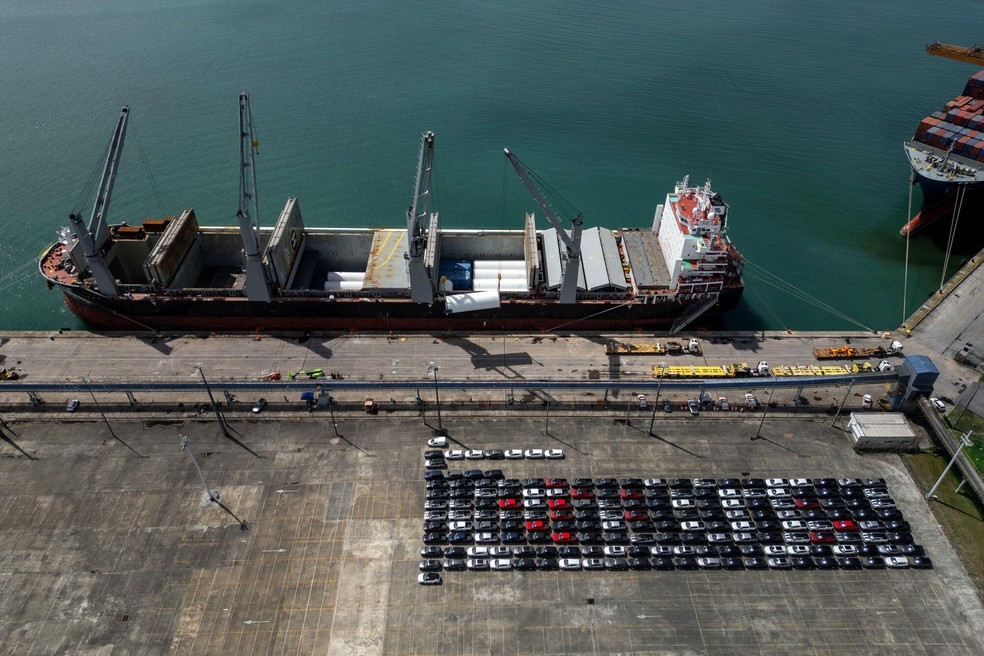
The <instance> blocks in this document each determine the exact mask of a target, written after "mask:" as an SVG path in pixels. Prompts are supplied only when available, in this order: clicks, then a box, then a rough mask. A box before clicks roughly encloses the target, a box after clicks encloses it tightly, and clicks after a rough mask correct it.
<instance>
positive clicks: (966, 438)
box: [925, 431, 974, 501]
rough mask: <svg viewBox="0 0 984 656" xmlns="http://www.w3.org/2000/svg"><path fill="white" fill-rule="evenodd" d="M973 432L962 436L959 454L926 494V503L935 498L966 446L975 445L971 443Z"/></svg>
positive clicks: (957, 453)
mask: <svg viewBox="0 0 984 656" xmlns="http://www.w3.org/2000/svg"><path fill="white" fill-rule="evenodd" d="M973 432H974V431H967V432H966V433H964V434H963V435H961V436H960V445H959V446H957V452H956V453H954V454H953V457H952V458H951V459H950V464H949V465H947V466H946V469H944V470H943V473H942V474H940V478H939V480H937V481H936V484H935V485H933V487H932V488H931V489H930V490H929V492H927V493H926V496H925V499H926V501H929V500H930V499H932V498H933V492H936V488H938V487H939V486H940V483H942V482H943V477H944V476H946V473H947V472H948V471H950V467H953V463H955V462H956V461H957V458H958V457H959V456H960V452H961V451H962V450H963V448H964V447H965V446H971V445H972V444H973V442H971V441H970V435H971V433H973Z"/></svg>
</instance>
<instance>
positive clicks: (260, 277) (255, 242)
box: [236, 91, 270, 303]
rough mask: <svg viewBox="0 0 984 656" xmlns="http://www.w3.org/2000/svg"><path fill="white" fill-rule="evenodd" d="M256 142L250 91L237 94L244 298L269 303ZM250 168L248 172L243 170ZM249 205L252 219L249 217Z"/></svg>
mask: <svg viewBox="0 0 984 656" xmlns="http://www.w3.org/2000/svg"><path fill="white" fill-rule="evenodd" d="M258 145H259V142H258V141H257V140H256V139H255V138H254V137H253V118H252V115H251V114H250V111H249V94H248V93H247V92H246V91H243V92H242V93H240V94H239V211H238V212H236V219H238V220H239V232H240V234H241V235H242V237H243V252H244V253H245V254H246V297H247V298H248V299H249V300H251V301H259V302H261V303H269V302H270V288H269V285H268V284H267V280H266V273H265V272H264V271H263V260H262V256H261V255H260V244H259V238H258V236H257V233H258V232H259V229H260V227H259V226H260V210H259V204H258V202H257V198H256V148H257V146H258ZM246 169H249V175H247V173H246ZM250 206H252V210H253V220H255V221H256V224H255V225H254V224H253V221H251V220H250Z"/></svg>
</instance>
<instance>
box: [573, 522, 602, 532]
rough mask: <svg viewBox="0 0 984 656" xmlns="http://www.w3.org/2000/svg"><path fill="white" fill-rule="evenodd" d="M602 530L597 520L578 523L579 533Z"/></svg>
mask: <svg viewBox="0 0 984 656" xmlns="http://www.w3.org/2000/svg"><path fill="white" fill-rule="evenodd" d="M600 529H601V522H599V521H598V520H596V519H585V520H582V521H580V522H578V523H577V530H579V531H598V530H600Z"/></svg>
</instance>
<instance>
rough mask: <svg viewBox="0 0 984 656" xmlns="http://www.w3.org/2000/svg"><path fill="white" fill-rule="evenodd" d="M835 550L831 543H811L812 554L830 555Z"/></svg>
mask: <svg viewBox="0 0 984 656" xmlns="http://www.w3.org/2000/svg"><path fill="white" fill-rule="evenodd" d="M833 553H834V552H833V550H832V549H831V548H830V545H829V544H811V545H810V555H811V556H830V555H832V554H833Z"/></svg>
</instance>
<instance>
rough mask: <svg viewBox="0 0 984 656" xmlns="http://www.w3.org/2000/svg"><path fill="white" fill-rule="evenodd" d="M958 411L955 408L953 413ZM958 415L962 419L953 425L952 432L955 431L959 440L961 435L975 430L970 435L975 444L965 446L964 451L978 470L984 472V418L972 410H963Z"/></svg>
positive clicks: (955, 436)
mask: <svg viewBox="0 0 984 656" xmlns="http://www.w3.org/2000/svg"><path fill="white" fill-rule="evenodd" d="M957 412H958V411H957V410H954V412H953V413H951V415H952V414H956V413H957ZM957 416H959V417H960V421H958V422H957V423H956V424H953V425H952V429H953V430H952V431H951V432H952V433H953V438H954V439H955V440H958V441H959V440H960V436H961V435H963V434H964V433H966V432H967V431H973V432H974V433H973V435H971V436H970V439H971V441H972V442H973V443H974V444H973V446H968V447H964V453H966V454H967V457H968V458H970V461H971V462H973V463H974V466H976V467H977V471H979V472H981V473H984V419H982V418H981V417H978V416H977V415H975V414H974V413H972V412H963V413H962V414H958V415H957ZM958 443H959V442H958Z"/></svg>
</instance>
